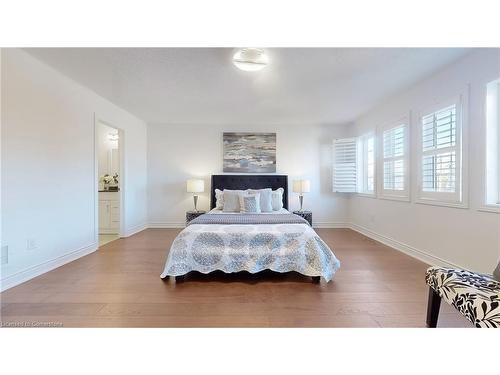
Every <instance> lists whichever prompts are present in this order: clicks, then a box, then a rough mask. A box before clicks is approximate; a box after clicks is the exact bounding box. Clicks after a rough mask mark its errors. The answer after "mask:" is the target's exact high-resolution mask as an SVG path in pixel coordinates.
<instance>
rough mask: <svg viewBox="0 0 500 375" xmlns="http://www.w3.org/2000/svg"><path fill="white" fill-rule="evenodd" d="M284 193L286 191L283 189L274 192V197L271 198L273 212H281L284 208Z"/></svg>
mask: <svg viewBox="0 0 500 375" xmlns="http://www.w3.org/2000/svg"><path fill="white" fill-rule="evenodd" d="M284 191H285V190H284V189H283V188H279V189H276V190H273V192H272V197H271V201H272V206H273V211H279V210H281V209H282V208H283V192H284Z"/></svg>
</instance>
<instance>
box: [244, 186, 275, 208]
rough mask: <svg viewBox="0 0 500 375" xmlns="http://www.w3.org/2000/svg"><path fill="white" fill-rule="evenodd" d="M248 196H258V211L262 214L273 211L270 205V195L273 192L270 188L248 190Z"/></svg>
mask: <svg viewBox="0 0 500 375" xmlns="http://www.w3.org/2000/svg"><path fill="white" fill-rule="evenodd" d="M247 191H248V192H249V193H250V194H257V193H259V194H260V209H261V211H262V212H271V211H272V210H273V205H272V193H273V190H272V189H271V188H268V189H258V190H254V189H248V190H247Z"/></svg>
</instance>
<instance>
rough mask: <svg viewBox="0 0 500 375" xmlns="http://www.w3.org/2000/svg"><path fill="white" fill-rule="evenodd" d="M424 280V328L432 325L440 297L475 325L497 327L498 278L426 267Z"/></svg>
mask: <svg viewBox="0 0 500 375" xmlns="http://www.w3.org/2000/svg"><path fill="white" fill-rule="evenodd" d="M499 269H500V264H499V266H497V270H499ZM497 270H496V271H495V275H496V272H497ZM425 281H426V283H427V285H429V302H428V306H427V326H428V327H431V328H435V327H436V325H437V320H438V315H439V307H440V304H441V299H444V300H445V301H446V302H447V303H448V304H450V305H451V306H453V307H455V308H456V309H457V310H458V311H459V312H460V313H461V314H462V315H464V316H465V317H466V318H467V319H468V320H469V321H470V322H471V323H472V324H474V325H475V326H476V327H494V328H500V281H497V280H495V279H494V278H492V277H491V276H488V275H483V274H478V273H474V272H470V271H465V270H460V269H453V268H442V267H430V268H429V269H428V270H427V272H426V276H425Z"/></svg>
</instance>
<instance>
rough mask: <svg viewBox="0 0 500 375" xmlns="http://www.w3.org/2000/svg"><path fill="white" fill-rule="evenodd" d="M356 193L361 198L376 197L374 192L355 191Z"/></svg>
mask: <svg viewBox="0 0 500 375" xmlns="http://www.w3.org/2000/svg"><path fill="white" fill-rule="evenodd" d="M356 195H357V196H358V197H363V198H373V199H377V195H376V194H375V193H356Z"/></svg>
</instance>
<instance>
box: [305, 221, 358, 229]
mask: <svg viewBox="0 0 500 375" xmlns="http://www.w3.org/2000/svg"><path fill="white" fill-rule="evenodd" d="M313 228H320V229H321V228H325V229H328V228H335V229H336V228H350V224H349V223H346V222H342V221H319V222H317V221H313Z"/></svg>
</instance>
